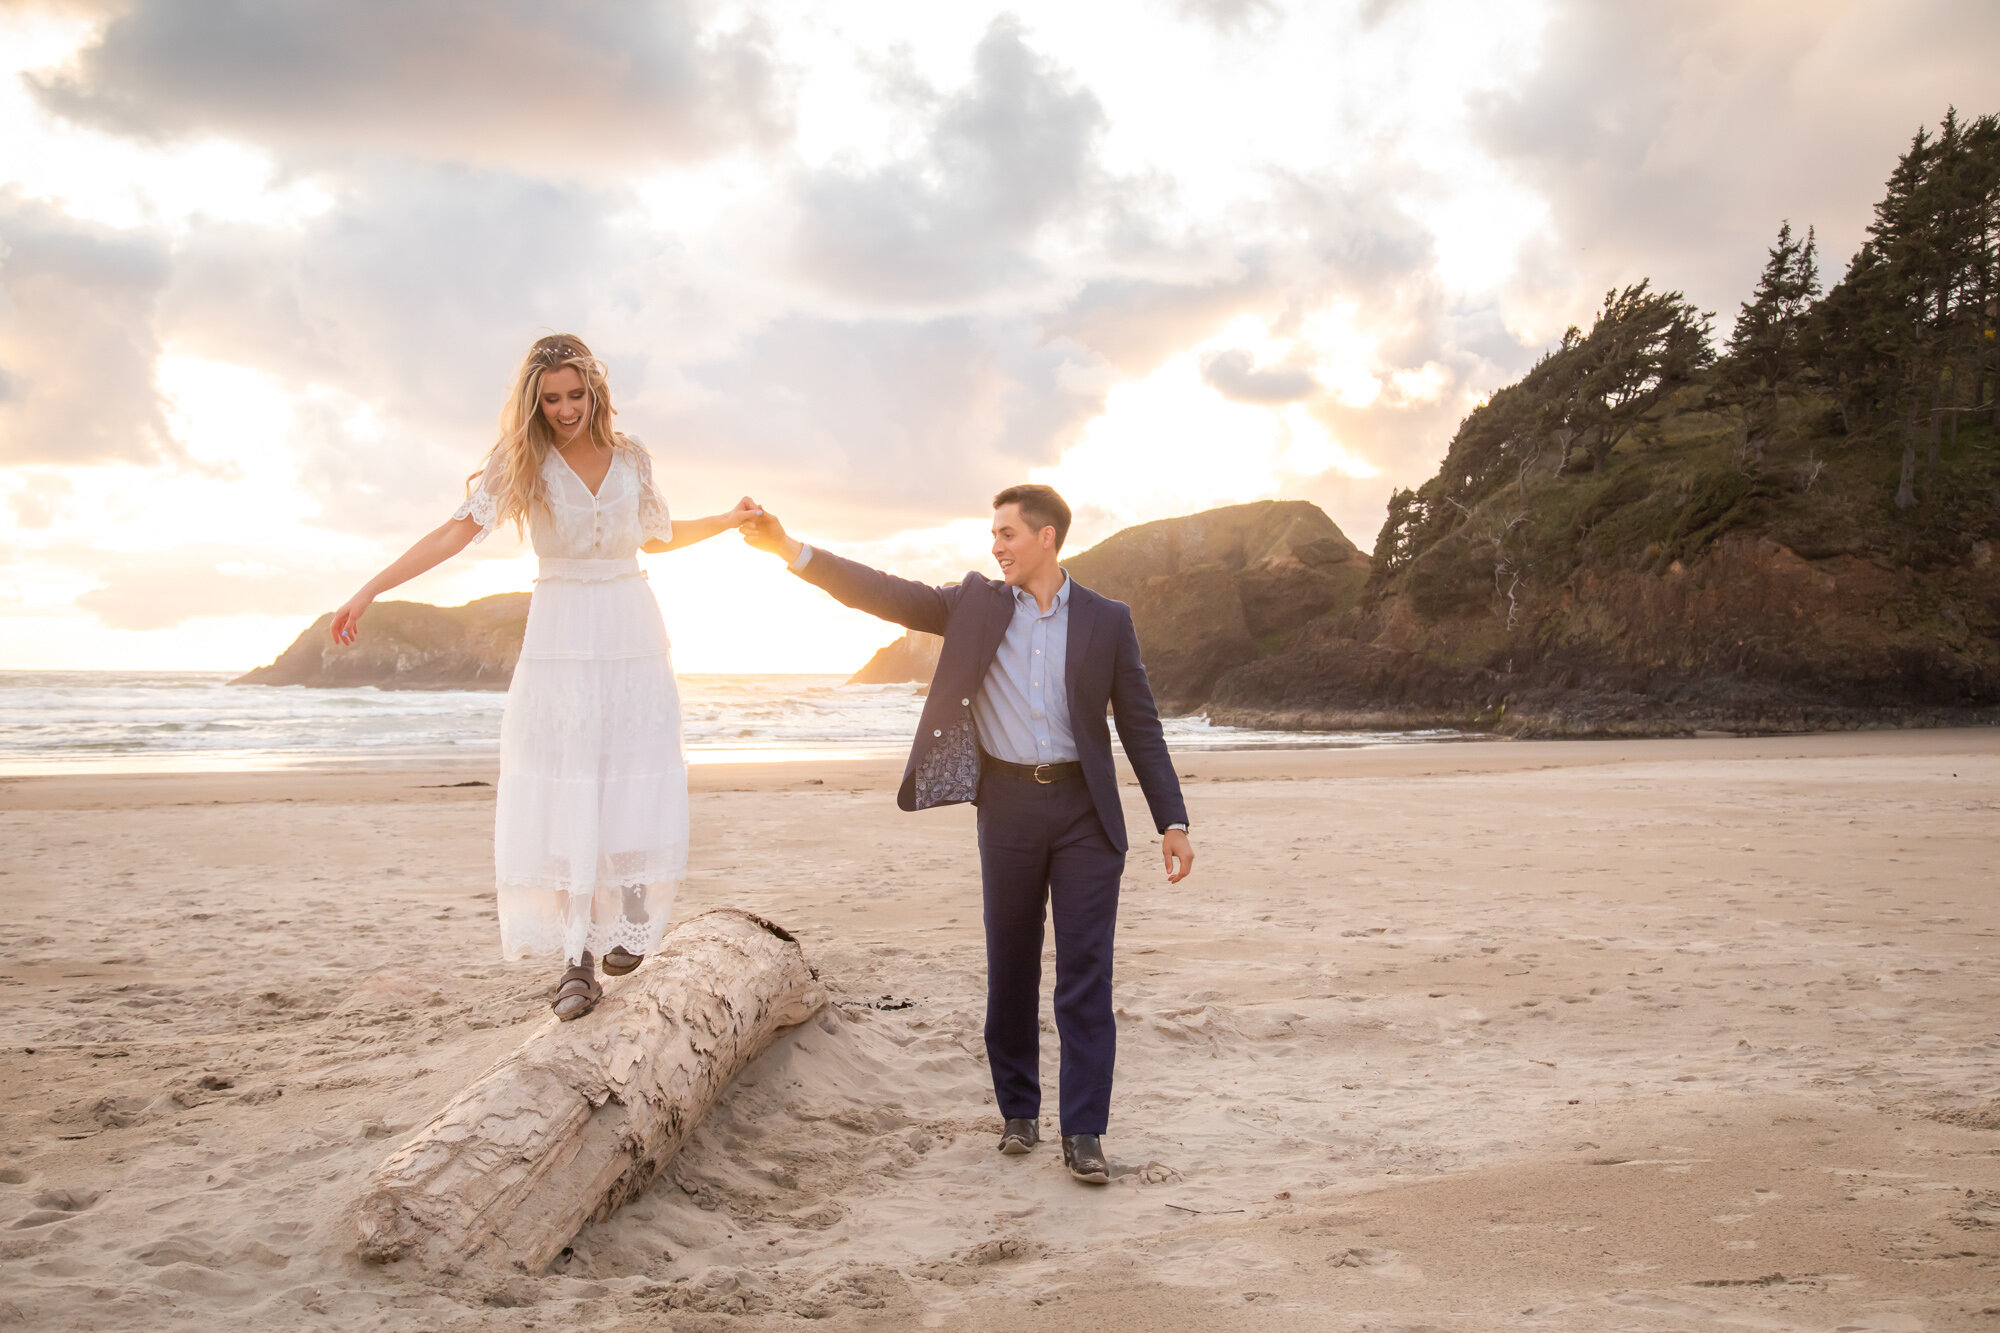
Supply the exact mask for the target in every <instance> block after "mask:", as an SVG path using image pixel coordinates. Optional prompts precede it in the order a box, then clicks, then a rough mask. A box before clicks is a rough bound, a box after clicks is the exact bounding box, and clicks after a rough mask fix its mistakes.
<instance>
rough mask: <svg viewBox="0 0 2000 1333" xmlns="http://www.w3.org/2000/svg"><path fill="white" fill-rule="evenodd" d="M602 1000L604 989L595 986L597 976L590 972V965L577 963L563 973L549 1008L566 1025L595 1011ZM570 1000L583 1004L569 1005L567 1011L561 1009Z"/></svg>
mask: <svg viewBox="0 0 2000 1333" xmlns="http://www.w3.org/2000/svg"><path fill="white" fill-rule="evenodd" d="M602 998H604V987H602V986H600V985H598V984H597V975H596V973H595V972H593V971H592V970H591V967H590V964H588V963H578V964H577V965H576V966H575V967H572V968H571V969H570V970H569V971H567V972H565V973H563V975H562V981H561V982H560V983H558V984H557V986H556V995H555V999H554V1000H552V1001H550V1003H549V1007H550V1008H551V1009H553V1010H555V1014H556V1017H557V1018H559V1019H561V1020H562V1021H563V1022H565V1023H567V1022H569V1021H570V1020H571V1019H574V1018H582V1017H583V1016H584V1015H585V1014H587V1013H589V1012H590V1011H591V1010H593V1009H595V1008H596V1007H597V1002H598V1001H599V1000H600V999H602ZM572 1000H581V1001H583V1003H582V1004H575V1005H570V1007H569V1008H568V1009H565V1008H563V1006H564V1005H566V1004H570V1002H571V1001H572Z"/></svg>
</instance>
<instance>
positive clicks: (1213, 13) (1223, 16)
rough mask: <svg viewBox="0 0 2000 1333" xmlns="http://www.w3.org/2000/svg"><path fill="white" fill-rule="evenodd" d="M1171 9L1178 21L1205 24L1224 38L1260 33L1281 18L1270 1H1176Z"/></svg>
mask: <svg viewBox="0 0 2000 1333" xmlns="http://www.w3.org/2000/svg"><path fill="white" fill-rule="evenodd" d="M1174 8H1175V11H1176V12H1177V13H1179V14H1180V16H1181V17H1182V18H1184V19H1190V20H1193V21H1195V22H1200V23H1206V24H1207V25H1208V26H1209V27H1211V28H1214V29H1215V30H1216V31H1217V32H1219V33H1222V34H1224V35H1225V36H1234V35H1235V34H1237V33H1244V32H1257V33H1262V32H1264V31H1267V30H1268V29H1270V28H1272V27H1275V26H1277V25H1278V24H1279V23H1281V22H1283V21H1284V17H1285V11H1284V10H1282V9H1280V8H1279V7H1278V6H1277V5H1276V4H1274V3H1272V0H1179V2H1178V3H1177V4H1176V5H1175V6H1174Z"/></svg>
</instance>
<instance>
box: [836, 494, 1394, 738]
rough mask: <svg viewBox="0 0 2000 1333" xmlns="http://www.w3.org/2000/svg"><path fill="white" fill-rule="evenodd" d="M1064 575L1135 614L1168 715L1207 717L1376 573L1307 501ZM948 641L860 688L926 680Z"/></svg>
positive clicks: (1206, 525) (1070, 563) (880, 661)
mask: <svg viewBox="0 0 2000 1333" xmlns="http://www.w3.org/2000/svg"><path fill="white" fill-rule="evenodd" d="M1063 564H1064V567H1065V568H1067V569H1068V570H1069V572H1070V574H1071V576H1072V577H1074V578H1075V579H1076V581H1077V582H1078V583H1080V584H1082V585H1083V586H1085V587H1087V588H1089V589H1091V590H1092V591H1094V592H1098V593H1101V594H1103V595H1104V596H1106V597H1110V598H1113V599H1115V600H1117V601H1121V602H1125V603H1127V604H1128V605H1130V606H1131V608H1132V620H1133V624H1134V625H1135V626H1136V627H1137V629H1138V631H1139V649H1140V652H1141V653H1142V654H1143V655H1144V657H1145V660H1146V673H1147V675H1148V677H1149V678H1150V680H1151V682H1152V686H1153V693H1154V695H1155V696H1156V697H1157V698H1158V700H1159V702H1160V706H1161V707H1162V708H1164V709H1165V710H1167V711H1168V712H1189V711H1193V710H1194V709H1197V708H1199V707H1201V705H1202V704H1203V702H1204V701H1206V700H1207V698H1208V696H1209V691H1210V690H1211V689H1212V688H1213V687H1214V685H1215V683H1216V681H1217V680H1219V679H1220V678H1221V677H1222V675H1223V673H1225V672H1227V671H1229V670H1230V669H1231V668H1233V667H1238V666H1242V665H1243V664H1245V663H1249V662H1254V661H1256V660H1258V659H1259V658H1260V657H1263V656H1265V655H1266V654H1268V653H1270V652H1272V651H1274V650H1275V649H1277V648H1278V647H1280V646H1282V645H1283V644H1284V643H1285V642H1286V641H1288V640H1289V639H1290V638H1291V636H1292V635H1294V634H1296V633H1297V632H1298V631H1299V630H1300V629H1301V628H1302V627H1303V626H1305V625H1306V624H1308V623H1309V622H1311V621H1312V620H1314V619H1315V618H1316V617H1319V616H1324V615H1327V614H1329V613H1333V612H1338V611H1343V610H1345V609H1347V608H1348V607H1350V606H1352V605H1353V603H1354V602H1355V600H1356V599H1357V598H1358V597H1359V596H1360V594H1361V588H1362V585H1363V584H1364V583H1365V582H1366V581H1367V578H1368V569H1369V564H1368V557H1367V556H1365V555H1363V554H1362V553H1361V552H1360V551H1358V550H1357V549H1355V546H1354V543H1353V542H1351V541H1349V540H1348V539H1347V537H1346V535H1345V534H1343V533H1342V532H1341V530H1340V529H1339V527H1338V526H1336V525H1335V524H1334V522H1333V520H1332V519H1330V518H1328V517H1327V516H1326V514H1325V513H1324V512H1322V511H1321V510H1320V508H1319V506H1317V505H1314V504H1311V503H1308V502H1307V501H1304V500H1260V501H1257V502H1255V503H1253V504H1243V505H1230V506H1228V507H1226V508H1222V509H1210V510H1207V511H1205V512H1203V513H1199V514H1189V515H1186V516H1185V517H1181V518H1168V519H1161V520H1159V521H1158V522H1154V523H1142V524H1139V525H1138V526H1136V527H1131V528H1126V529H1124V530H1123V531H1121V532H1118V533H1115V534H1113V535H1112V536H1110V537H1108V538H1106V539H1105V540H1104V541H1101V542H1099V543H1098V544H1097V545H1096V546H1093V547H1091V548H1090V549H1089V550H1087V551H1082V552H1079V553H1078V554H1076V555H1073V556H1071V557H1069V558H1068V559H1067V560H1065V561H1064V562H1063ZM926 641H927V642H926ZM941 642H942V641H941V640H939V639H937V638H936V637H935V636H932V635H927V634H926V635H917V634H906V635H904V636H903V638H901V639H899V640H897V641H896V642H895V643H893V644H890V645H889V646H888V647H887V648H884V649H883V650H882V651H881V652H879V653H877V654H875V657H874V659H873V660H871V661H870V662H869V663H868V665H867V666H866V667H863V668H862V670H861V671H860V672H859V673H857V674H856V675H855V676H854V678H853V683H880V682H885V681H897V680H917V681H928V680H929V679H930V677H931V672H932V671H933V670H935V669H936V666H937V650H938V646H939V644H940V643H941Z"/></svg>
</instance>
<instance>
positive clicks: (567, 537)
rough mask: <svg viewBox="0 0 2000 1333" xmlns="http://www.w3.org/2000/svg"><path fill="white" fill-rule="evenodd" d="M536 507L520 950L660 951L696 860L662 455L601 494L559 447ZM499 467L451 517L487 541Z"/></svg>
mask: <svg viewBox="0 0 2000 1333" xmlns="http://www.w3.org/2000/svg"><path fill="white" fill-rule="evenodd" d="M542 480H543V483H544V486H545V488H546V494H547V497H548V505H547V509H546V512H544V511H542V510H539V509H538V510H537V511H536V512H535V513H534V514H533V515H532V516H531V518H530V522H529V532H530V534H531V536H532V537H533V540H534V547H535V554H536V555H537V556H538V557H539V558H540V564H541V568H540V571H539V573H538V574H537V576H536V578H535V592H534V596H533V598H532V599H531V600H530V601H529V604H528V629H527V637H526V639H525V640H524V641H523V642H522V645H521V659H520V662H519V663H518V664H517V665H516V666H515V668H514V680H513V683H512V685H510V686H509V687H508V690H507V709H506V713H505V715H504V717H503V719H502V721H501V723H500V786H499V791H498V808H497V809H496V810H495V812H494V820H493V871H494V881H495V884H496V886H497V888H498V892H499V898H500V949H501V952H502V954H503V955H504V956H505V957H508V958H523V957H527V956H528V955H530V954H562V955H563V956H565V957H566V958H568V959H569V961H571V962H576V961H577V960H578V959H579V958H580V957H581V956H582V954H583V951H584V950H586V949H588V950H590V951H591V952H592V953H595V954H597V955H598V956H600V957H601V956H603V954H604V953H605V951H607V950H609V949H610V948H611V947H612V946H613V945H618V944H622V945H624V946H625V948H626V949H627V950H629V951H630V952H632V953H651V952H652V951H653V948H654V946H655V945H657V944H658V943H659V942H660V936H661V934H662V933H664V932H665V930H666V928H667V916H668V914H669V912H671V910H672V909H673V902H674V892H675V890H676V889H678V888H679V887H680V883H681V880H682V879H683V878H684V877H685V875H686V872H687V848H688V797H687V758H686V755H685V754H684V753H683V751H682V749H681V702H680V691H679V689H678V688H677V687H676V685H675V683H674V666H673V659H672V657H671V656H670V655H669V652H668V645H667V631H666V626H665V625H664V624H663V623H662V622H661V620H660V606H659V603H658V602H657V601H656V600H654V597H653V592H652V589H651V587H649V586H648V585H647V582H646V574H645V571H644V570H642V569H640V568H639V556H638V550H639V544H640V543H641V542H644V541H648V540H650V539H652V538H655V537H657V538H660V539H661V540H662V541H664V540H667V539H668V538H670V537H671V536H672V535H673V522H672V520H671V519H670V518H669V517H668V515H667V505H666V502H665V501H664V500H663V499H661V498H660V493H659V491H658V490H657V489H656V488H655V487H654V485H653V465H652V459H651V458H650V457H649V456H648V455H647V453H646V451H645V450H644V449H642V448H640V447H638V446H637V445H635V444H630V443H627V444H624V445H621V446H620V448H619V449H618V451H617V453H616V454H615V455H614V456H613V458H612V461H611V470H610V471H609V472H608V473H606V474H605V477H604V482H603V484H602V485H601V486H599V487H598V490H597V494H596V495H594V496H593V495H592V494H591V493H590V490H589V488H588V487H586V486H585V485H584V484H583V481H582V479H581V478H579V477H578V476H577V475H576V473H575V471H573V470H572V469H571V468H570V466H569V464H568V463H566V462H564V461H563V459H562V456H561V455H560V454H557V453H555V452H553V451H551V452H550V454H549V456H548V457H547V458H546V459H544V460H543V464H542ZM496 485H497V482H496V474H495V471H494V469H492V468H489V469H488V471H487V473H486V475H485V476H484V477H482V478H481V479H480V483H479V485H478V487H477V488H476V489H475V490H474V491H473V493H472V495H471V496H470V498H468V499H467V500H466V502H465V503H464V504H462V505H460V506H459V508H458V512H457V513H456V514H454V515H453V517H454V518H472V519H474V520H476V521H477V522H478V523H479V525H480V532H479V537H478V538H475V539H474V540H481V539H483V538H484V537H485V536H486V534H487V532H489V531H490V530H491V529H492V526H493V521H494V517H495V514H494V487H495V486H496Z"/></svg>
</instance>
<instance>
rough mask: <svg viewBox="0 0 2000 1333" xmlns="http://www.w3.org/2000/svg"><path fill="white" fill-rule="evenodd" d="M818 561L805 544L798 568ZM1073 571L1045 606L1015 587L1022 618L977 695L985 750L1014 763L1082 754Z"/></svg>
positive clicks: (975, 719)
mask: <svg viewBox="0 0 2000 1333" xmlns="http://www.w3.org/2000/svg"><path fill="white" fill-rule="evenodd" d="M811 559H812V547H810V546H808V545H806V544H805V543H803V542H801V543H800V544H799V554H798V558H797V559H795V560H793V561H792V569H793V570H794V571H798V570H803V569H804V568H805V567H806V565H807V563H808V562H809V561H811ZM1070 587H1071V584H1070V578H1069V573H1068V571H1064V573H1063V581H1062V587H1061V588H1060V589H1058V590H1057V592H1056V597H1055V600H1054V601H1053V602H1051V603H1049V609H1048V610H1046V611H1044V610H1042V609H1041V608H1040V607H1039V606H1037V605H1036V604H1035V595H1034V594H1033V593H1031V592H1029V591H1028V590H1027V589H1026V588H1010V589H1008V591H1009V592H1011V593H1012V594H1013V596H1014V618H1013V619H1012V620H1010V621H1008V622H1007V633H1006V635H1005V637H1003V638H1002V639H1001V640H1000V649H999V651H998V652H996V653H994V654H993V664H992V665H991V666H990V667H988V668H987V669H986V679H985V680H984V681H982V682H981V683H980V686H979V693H978V694H977V695H975V696H974V697H973V700H972V723H973V725H974V726H975V727H977V728H978V730H979V744H980V748H982V749H984V750H985V751H986V753H988V754H990V755H992V756H993V757H994V758H995V759H1004V760H1006V761H1007V762H1008V763H1010V764H1065V763H1068V762H1070V761H1071V760H1073V759H1075V758H1076V736H1075V734H1074V733H1073V732H1072V731H1071V730H1070V723H1069V676H1068V667H1069V591H1070Z"/></svg>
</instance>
